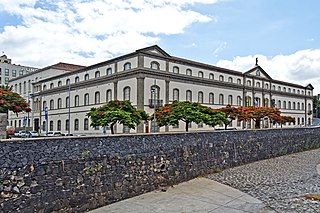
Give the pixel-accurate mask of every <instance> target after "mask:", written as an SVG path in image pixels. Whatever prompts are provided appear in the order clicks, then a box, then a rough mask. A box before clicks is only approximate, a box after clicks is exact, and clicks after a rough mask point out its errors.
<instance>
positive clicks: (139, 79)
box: [10, 45, 313, 135]
mask: <svg viewBox="0 0 320 213" xmlns="http://www.w3.org/2000/svg"><path fill="white" fill-rule="evenodd" d="M70 66H71V65H70ZM74 66H75V67H77V69H74V70H72V71H71V72H70V71H66V72H64V71H61V70H60V71H59V72H58V71H53V70H50V67H49V68H43V69H41V70H40V71H39V72H37V73H35V75H33V77H32V80H33V82H32V85H33V89H32V91H31V92H30V94H29V100H30V101H31V106H32V109H33V112H32V115H31V116H30V115H29V118H30V124H31V125H30V126H31V127H32V128H33V129H34V130H37V131H38V130H39V131H42V132H44V131H61V132H65V133H66V132H70V133H73V134H86V135H88V134H103V133H104V131H105V129H104V128H99V127H96V128H92V127H90V120H89V119H88V117H87V116H86V113H87V112H88V111H89V110H90V108H92V107H97V106H99V105H103V104H104V103H106V102H108V101H110V100H114V99H117V100H129V101H131V102H132V104H133V105H134V106H135V107H137V108H139V109H144V110H145V111H146V112H147V113H150V114H152V113H153V112H154V106H155V105H156V106H162V105H164V104H166V103H170V102H172V101H174V100H178V101H184V100H189V101H193V102H199V103H202V104H204V105H206V106H210V107H212V108H220V107H224V106H226V105H227V104H231V105H233V106H249V105H255V106H275V107H278V108H279V109H280V110H281V112H282V113H283V115H289V116H293V117H295V118H296V125H298V126H304V125H309V124H311V122H312V97H313V87H312V85H310V84H309V85H307V86H302V85H298V84H293V83H289V82H283V81H279V80H275V79H272V78H271V77H270V76H269V75H268V74H267V72H266V71H265V70H263V69H262V68H261V67H260V66H258V64H256V65H255V66H254V67H253V68H252V69H250V70H249V71H247V72H244V73H242V72H238V71H234V70H230V69H225V68H221V67H216V66H213V65H209V64H204V63H199V62H196V61H191V60H186V59H182V58H178V57H174V56H171V55H169V54H168V53H166V52H165V51H164V50H162V49H161V48H160V47H159V46H157V45H155V46H150V47H147V48H144V49H139V50H136V51H135V52H133V53H130V54H127V55H123V56H120V57H117V58H113V59H111V60H108V61H105V62H101V63H98V64H94V65H92V66H88V67H81V66H77V65H74ZM62 70H63V69H62ZM40 73H49V74H48V75H47V77H46V78H42V79H40V78H39V77H38V79H37V80H35V78H37V75H40ZM24 81H26V80H25V78H22V77H21V78H16V79H14V80H13V81H11V85H13V86H14V88H15V90H16V91H17V92H19V93H20V94H21V91H25V90H23V89H22V90H21V86H23V84H24ZM46 107H47V109H48V116H45V108H46ZM24 117H25V115H24V114H21V115H19V116H18V117H15V116H11V117H10V118H11V119H10V122H11V123H10V124H11V125H12V126H15V127H17V128H19V127H21V126H22V125H21V124H22V120H23V118H24ZM151 123H152V122H149V123H148V124H141V125H139V126H138V127H137V129H136V130H129V129H128V128H126V127H123V126H121V125H118V126H117V129H116V132H117V133H123V132H125V133H127V132H132V133H134V132H148V131H150V129H151V126H152V124H151ZM243 126H246V128H251V127H252V125H251V123H250V122H249V123H246V124H242V123H241V122H238V121H237V120H235V121H234V122H233V124H232V127H235V128H242V127H243ZM190 127H191V128H190V130H191V131H195V130H204V129H212V127H210V126H206V125H202V124H199V125H198V124H191V126H190ZM184 129H185V127H184V123H183V122H181V124H179V126H170V127H161V128H160V129H159V131H181V130H184Z"/></svg>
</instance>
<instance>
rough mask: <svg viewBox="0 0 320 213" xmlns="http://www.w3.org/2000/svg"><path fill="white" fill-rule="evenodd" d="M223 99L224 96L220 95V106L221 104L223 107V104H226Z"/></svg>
mask: <svg viewBox="0 0 320 213" xmlns="http://www.w3.org/2000/svg"><path fill="white" fill-rule="evenodd" d="M223 99H224V97H223V94H220V95H219V104H220V105H223V104H224V100H223Z"/></svg>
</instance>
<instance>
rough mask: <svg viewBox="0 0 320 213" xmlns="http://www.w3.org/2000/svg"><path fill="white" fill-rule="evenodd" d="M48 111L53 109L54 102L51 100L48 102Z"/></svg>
mask: <svg viewBox="0 0 320 213" xmlns="http://www.w3.org/2000/svg"><path fill="white" fill-rule="evenodd" d="M50 109H54V101H53V100H52V99H51V100H50Z"/></svg>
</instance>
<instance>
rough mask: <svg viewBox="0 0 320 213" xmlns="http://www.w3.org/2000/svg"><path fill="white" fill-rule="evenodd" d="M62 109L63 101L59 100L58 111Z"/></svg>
mask: <svg viewBox="0 0 320 213" xmlns="http://www.w3.org/2000/svg"><path fill="white" fill-rule="evenodd" d="M61 108H62V99H61V98H58V109H61Z"/></svg>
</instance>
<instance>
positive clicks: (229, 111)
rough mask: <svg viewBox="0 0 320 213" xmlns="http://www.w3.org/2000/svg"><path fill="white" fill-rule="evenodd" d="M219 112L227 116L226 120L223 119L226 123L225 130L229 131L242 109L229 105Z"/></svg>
mask: <svg viewBox="0 0 320 213" xmlns="http://www.w3.org/2000/svg"><path fill="white" fill-rule="evenodd" d="M217 111H218V112H222V113H223V114H224V116H225V119H222V122H223V123H224V129H227V128H228V126H229V125H230V124H231V123H232V121H233V120H235V119H236V117H237V116H238V115H239V114H240V113H241V109H239V108H236V107H233V106H231V105H230V104H228V105H227V106H226V107H222V108H219V109H217Z"/></svg>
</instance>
